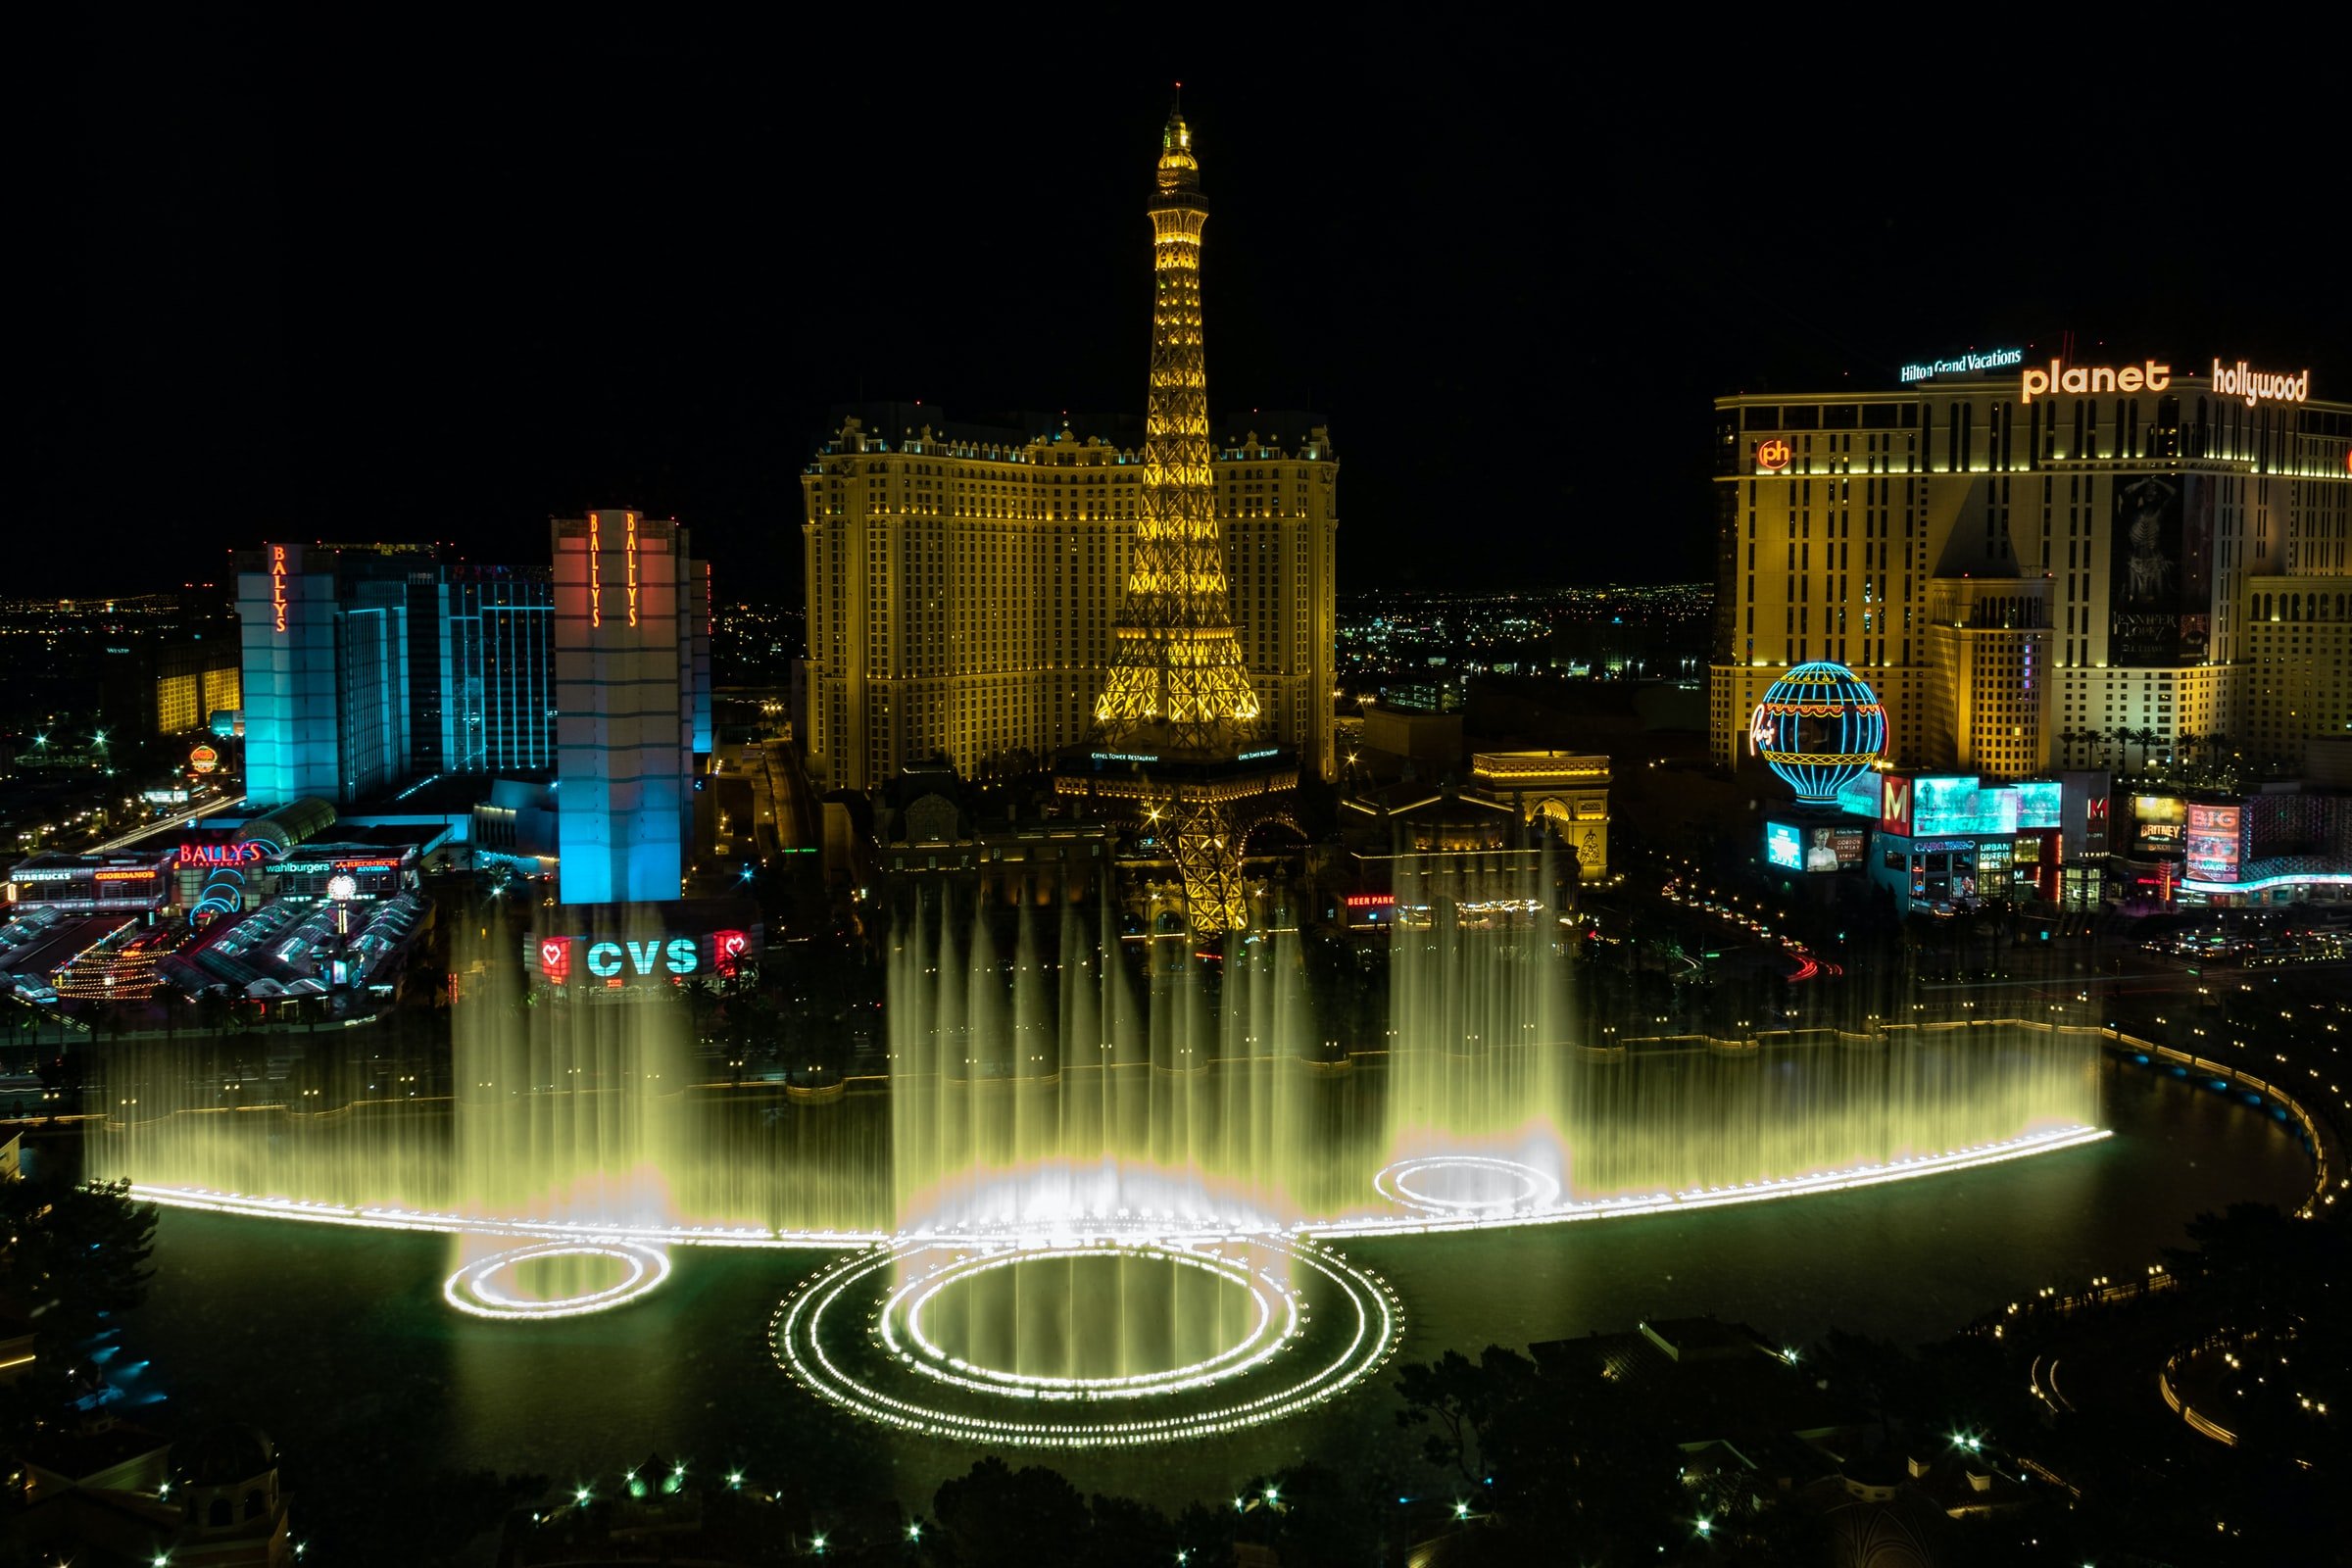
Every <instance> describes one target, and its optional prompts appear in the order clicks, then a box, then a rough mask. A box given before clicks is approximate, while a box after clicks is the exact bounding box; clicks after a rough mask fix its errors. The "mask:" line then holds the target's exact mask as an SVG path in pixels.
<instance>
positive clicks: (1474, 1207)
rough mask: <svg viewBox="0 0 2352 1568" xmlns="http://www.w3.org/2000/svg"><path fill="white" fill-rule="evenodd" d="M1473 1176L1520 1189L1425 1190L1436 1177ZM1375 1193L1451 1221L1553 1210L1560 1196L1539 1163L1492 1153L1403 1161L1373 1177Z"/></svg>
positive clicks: (1557, 1186)
mask: <svg viewBox="0 0 2352 1568" xmlns="http://www.w3.org/2000/svg"><path fill="white" fill-rule="evenodd" d="M1465 1174H1466V1175H1469V1176H1471V1177H1473V1178H1475V1179H1476V1180H1478V1181H1479V1182H1481V1183H1494V1182H1495V1181H1497V1179H1499V1180H1500V1181H1502V1182H1507V1183H1509V1184H1511V1185H1512V1186H1513V1187H1515V1188H1516V1189H1517V1190H1516V1191H1515V1192H1511V1193H1508V1194H1505V1195H1504V1196H1502V1197H1498V1198H1449V1197H1446V1196H1445V1195H1444V1194H1441V1193H1432V1192H1428V1191H1425V1190H1424V1187H1422V1186H1416V1185H1415V1183H1416V1182H1417V1181H1418V1182H1422V1183H1423V1184H1424V1185H1426V1182H1427V1179H1428V1178H1430V1177H1432V1176H1437V1177H1445V1176H1455V1175H1465ZM1372 1186H1373V1189H1374V1191H1376V1192H1378V1193H1379V1194H1380V1196H1381V1197H1383V1198H1385V1199H1387V1200H1388V1201H1390V1202H1392V1203H1395V1204H1396V1205H1397V1207H1399V1208H1409V1209H1412V1210H1413V1211H1415V1212H1416V1213H1421V1214H1432V1215H1440V1216H1443V1217H1446V1218H1448V1219H1453V1218H1463V1217H1469V1216H1473V1215H1475V1216H1480V1217H1485V1218H1494V1217H1497V1216H1501V1215H1522V1214H1528V1213H1533V1212H1537V1211H1539V1210H1542V1209H1546V1208H1550V1207H1552V1206H1553V1205H1555V1204H1557V1203H1558V1202H1559V1201H1560V1183H1559V1179H1558V1178H1557V1177H1555V1176H1549V1175H1546V1174H1544V1172H1543V1171H1540V1170H1538V1169H1536V1167H1535V1166H1533V1165H1530V1164H1526V1163H1524V1162H1523V1161H1520V1160H1516V1159H1500V1158H1497V1157H1495V1155H1492V1154H1426V1155H1422V1156H1420V1157H1418V1158H1414V1159H1400V1160H1397V1162H1396V1163H1394V1164H1391V1165H1388V1166H1385V1167H1383V1168H1382V1170H1381V1172H1380V1174H1378V1175H1377V1176H1374V1177H1373V1178H1372Z"/></svg>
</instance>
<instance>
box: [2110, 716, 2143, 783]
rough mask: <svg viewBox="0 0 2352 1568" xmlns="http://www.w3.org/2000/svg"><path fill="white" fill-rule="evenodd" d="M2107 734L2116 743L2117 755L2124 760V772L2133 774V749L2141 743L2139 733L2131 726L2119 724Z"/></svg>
mask: <svg viewBox="0 0 2352 1568" xmlns="http://www.w3.org/2000/svg"><path fill="white" fill-rule="evenodd" d="M2107 733H2108V735H2109V736H2110V737H2111V738H2112V739H2113V740H2114V742H2115V746H2116V752H2117V754H2118V755H2119V756H2120V757H2121V758H2122V759H2123V763H2124V771H2125V772H2127V773H2129V772H2131V748H2132V747H2133V746H2134V745H2136V744H2137V743H2138V741H2139V731H2137V730H2135V729H2133V728H2132V727H2131V725H2129V724H2118V725H2116V726H2115V728H2114V729H2112V730H2109V731H2108V732H2107Z"/></svg>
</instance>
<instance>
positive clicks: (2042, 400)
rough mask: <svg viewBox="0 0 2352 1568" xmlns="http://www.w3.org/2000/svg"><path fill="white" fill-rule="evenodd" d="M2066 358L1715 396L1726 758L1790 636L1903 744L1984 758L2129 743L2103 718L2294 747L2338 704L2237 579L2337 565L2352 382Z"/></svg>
mask: <svg viewBox="0 0 2352 1568" xmlns="http://www.w3.org/2000/svg"><path fill="white" fill-rule="evenodd" d="M2074 374H2075V372H2074V371H2072V370H2068V371H2066V372H2065V376H2066V377H2068V378H2072V377H2074ZM2080 379H2081V381H2082V384H2083V386H2084V387H2085V390H2083V391H2081V392H2068V391H2064V390H2058V391H2052V390H2050V388H2051V386H2053V385H2062V384H2063V382H2062V380H2061V379H2060V378H2058V377H2055V376H2053V375H2051V374H2050V373H2049V372H2046V371H2044V370H2041V369H2038V368H2035V369H2031V370H2024V371H2011V372H2007V373H2005V374H2004V373H2000V372H1993V373H1990V374H1984V373H1980V374H1976V375H1973V376H1963V377H1959V378H1954V379H1949V380H1942V379H1938V380H1934V381H1930V382H1927V383H1925V384H1922V385H1918V386H1914V387H1911V388H1909V389H1906V390H1903V391H1899V392H1896V391H1889V392H1884V393H1866V394H1852V393H1840V394H1837V395H1834V396H1832V395H1822V396H1817V397H1810V398H1791V397H1788V396H1741V397H1731V398H1723V399H1720V400H1718V402H1717V404H1716V409H1717V424H1716V443H1717V465H1716V471H1717V481H1716V484H1717V490H1716V526H1717V555H1716V588H1717V599H1716V603H1717V620H1716V635H1715V650H1714V659H1713V664H1712V679H1711V681H1710V701H1709V707H1710V728H1711V731H1712V735H1713V746H1714V750H1715V752H1716V755H1717V757H1718V758H1719V760H1723V761H1725V762H1727V763H1729V762H1734V761H1736V760H1738V759H1739V757H1740V754H1741V748H1742V746H1743V743H1744V736H1745V734H1746V729H1747V715H1748V713H1749V711H1751V710H1752V709H1753V708H1754V706H1755V704H1756V702H1757V701H1758V700H1759V699H1760V698H1761V696H1762V694H1763V691H1764V689H1765V688H1766V687H1767V686H1769V685H1770V684H1771V683H1772V681H1773V680H1774V679H1776V678H1777V677H1778V676H1779V675H1780V674H1781V673H1782V672H1783V671H1785V670H1786V669H1787V668H1788V667H1789V665H1791V664H1796V663H1801V662H1804V661H1806V660H1808V659H1825V658H1826V659H1834V660H1837V661H1838V662H1842V663H1845V664H1848V665H1850V666H1852V667H1853V668H1854V669H1855V670H1856V671H1857V672H1859V673H1860V674H1862V676H1863V677H1864V678H1865V679H1867V680H1869V681H1870V682H1871V684H1872V685H1873V686H1874V687H1875V688H1876V689H1877V690H1878V692H1879V694H1880V696H1881V698H1882V699H1883V700H1884V701H1885V703H1886V705H1887V723H1888V750H1889V752H1890V753H1891V754H1892V755H1893V756H1894V757H1895V758H1896V759H1897V760H1900V761H1903V762H1906V763H1915V764H1919V765H1926V766H1951V767H1955V768H1974V769H1976V770H1979V771H1982V772H1984V773H1985V774H1987V775H1991V776H2006V775H2014V774H2018V773H2029V772H2034V771H2039V770H2042V769H2045V768H2047V767H2049V766H2052V765H2054V764H2055V762H2057V761H2058V760H2060V758H2059V756H2058V755H2057V754H2058V753H2061V752H2064V753H2071V754H2072V757H2073V758H2074V759H2082V758H2084V757H2085V755H2086V754H2087V756H2088V757H2105V758H2107V759H2109V760H2124V757H2125V747H2126V745H2127V744H2128V743H2121V742H2118V741H2116V740H2115V738H2114V735H2115V731H2116V730H2118V729H2119V728H2120V729H2124V730H2127V731H2132V732H2136V731H2139V730H2147V731H2151V732H2153V733H2154V734H2156V735H2157V736H2158V737H2159V738H2160V740H2161V741H2162V742H2163V743H2164V744H2160V745H2159V746H2158V747H2157V748H2156V749H2155V751H2154V753H2153V755H2155V756H2158V757H2161V756H2164V755H2167V753H2168V752H2169V751H2170V750H2172V747H2171V744H2170V743H2171V741H2172V740H2173V739H2174V738H2177V737H2180V736H2191V737H2197V738H2200V739H2201V738H2203V737H2209V736H2212V735H2216V734H2221V735H2227V736H2229V737H2230V738H2231V739H2232V742H2233V746H2234V749H2237V750H2241V751H2255V752H2257V753H2259V754H2260V755H2266V756H2271V755H2275V756H2278V757H2280V758H2282V759H2284V758H2291V757H2293V756H2294V755H2296V753H2297V752H2298V751H2299V748H2300V744H2301V736H2302V735H2303V734H2305V733H2309V732H2311V731H2312V730H2313V729H2315V728H2324V727H2326V725H2327V723H2328V722H2330V721H2331V720H2330V715H2331V714H2332V713H2333V710H2332V709H2330V708H2329V707H2328V700H2327V699H2326V698H2324V697H2323V696H2321V695H2320V694H2319V693H2318V692H2317V691H2316V690H2314V689H2313V688H2312V687H2311V686H2310V685H2309V683H2308V682H2307V681H2305V680H2304V679H2303V677H2301V676H2299V675H2293V674H2291V673H2290V672H2289V671H2288V670H2287V669H2286V667H2285V662H2286V661H2290V660H2295V659H2308V658H2309V657H2310V656H2309V655H2308V654H2299V653H2295V652H2293V651H2292V646H2291V643H2287V642H2284V641H2282V639H2280V638H2278V637H2276V636H2272V635H2270V634H2268V633H2265V635H2263V636H2262V637H2259V638H2250V637H2249V636H2248V632H2247V628H2248V625H2249V618H2250V611H2249V596H2250V595H2252V594H2253V592H2254V584H2255V583H2256V582H2257V580H2262V581H2265V582H2267V581H2268V580H2269V579H2271V578H2272V577H2274V576H2278V577H2314V576H2331V575H2335V574H2344V573H2352V406H2347V405H2345V404H2341V403H2321V402H2317V401H2313V400H2310V399H2309V398H2308V397H2305V398H2304V399H2303V400H2302V401H2298V402H2293V403H2276V402H2269V401H2263V402H2258V403H2257V404H2256V405H2255V406H2252V407H2249V406H2248V405H2247V403H2246V401H2245V399H2244V398H2243V397H2239V396H2234V395H2222V394H2218V393H2217V392H2216V390H2215V388H2214V387H2213V385H2212V384H2211V377H2209V376H2203V375H2197V374H2185V373H2173V371H2172V369H2171V368H2170V367H2166V366H2163V365H2161V364H2160V363H2157V362H2149V364H2148V365H2147V366H2145V367H2125V368H2097V369H2095V370H2086V371H2085V372H2083V374H2082V376H2081V378H2080ZM2308 384H2309V383H2308V380H2306V381H2305V382H2304V387H2305V389H2306V390H2307V389H2308ZM2133 389H2136V390H2133ZM2290 624H2291V623H2290ZM2314 640H2316V634H2315V637H2314V638H2309V639H2306V641H2314ZM2273 664H2276V665H2278V668H2277V670H2276V671H2275V672H2273V673H2270V674H2266V673H2264V671H2265V670H2266V669H2269V668H2271V666H2272V665H2273ZM2296 667H2297V668H2301V667H2304V666H2301V665H2298V666H2296ZM2290 687H2291V688H2292V695H2291V696H2290V695H2289V688H2290ZM2266 692H2267V695H2265V694H2266ZM2345 720H2352V714H2344V715H2341V717H2340V718H2336V719H2334V720H2333V721H2334V722H2338V723H2341V722H2343V721H2345ZM2094 731H2095V732H2097V735H2098V739H2097V740H2095V741H2093V740H2091V739H2089V738H2088V737H2089V736H2090V734H2091V732H2094ZM2140 750H2141V747H2140V746H2138V745H2133V746H2132V747H2131V756H2132V757H2133V758H2134V759H2136V757H2137V756H2138V755H2139V753H2140Z"/></svg>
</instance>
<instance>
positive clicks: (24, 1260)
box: [0, 1177, 156, 1431]
mask: <svg viewBox="0 0 2352 1568" xmlns="http://www.w3.org/2000/svg"><path fill="white" fill-rule="evenodd" d="M155 1220H156V1210H155V1205H154V1204H153V1203H134V1202H132V1201H131V1199H130V1184H129V1183H128V1182H127V1181H118V1182H91V1183H87V1184H80V1185H75V1184H71V1183H67V1182H62V1181H57V1180H54V1179H51V1178H45V1177H23V1178H19V1179H17V1180H13V1181H0V1297H5V1298H6V1299H9V1300H11V1301H14V1302H16V1303H17V1304H18V1305H20V1306H21V1307H22V1308H23V1309H24V1311H25V1315H26V1316H27V1317H28V1318H29V1319H30V1320H31V1323H32V1353H33V1361H32V1365H31V1367H30V1368H29V1369H28V1370H27V1371H25V1373H24V1374H23V1375H22V1377H21V1378H20V1379H19V1381H18V1382H17V1384H16V1386H15V1387H14V1388H13V1389H11V1390H9V1391H8V1393H9V1397H10V1399H11V1402H12V1403H13V1404H14V1405H15V1408H14V1409H13V1410H10V1411H9V1412H8V1414H9V1415H10V1416H13V1417H15V1418H16V1419H15V1421H14V1424H13V1427H0V1430H16V1431H24V1430H25V1429H26V1428H27V1427H28V1426H34V1425H40V1424H45V1423H48V1422H54V1421H62V1420H64V1419H65V1418H66V1417H67V1415H68V1414H69V1413H70V1411H71V1410H72V1408H73V1401H75V1400H76V1399H79V1398H80V1397H83V1396H84V1395H86V1394H88V1393H89V1392H90V1390H91V1389H92V1388H94V1387H96V1386H97V1383H98V1374H97V1369H96V1368H95V1367H94V1366H92V1365H91V1363H90V1362H89V1361H88V1359H87V1358H86V1351H87V1349H88V1347H89V1343H90V1341H92V1340H93V1339H95V1338H97V1337H98V1335H99V1334H100V1333H101V1332H103V1331H104V1330H105V1328H106V1327H107V1319H108V1318H109V1317H111V1316H113V1315H114V1314H116V1313H120V1312H126V1311H128V1310H130V1309H131V1308H132V1307H134V1306H137V1305H138V1304H139V1303H140V1302H141V1301H142V1300H144V1299H146V1297H147V1282H148V1280H149V1279H151V1278H152V1277H153V1271H152V1270H151V1269H149V1268H148V1266H147V1258H148V1254H149V1253H150V1252H151V1251H153V1250H154V1241H155Z"/></svg>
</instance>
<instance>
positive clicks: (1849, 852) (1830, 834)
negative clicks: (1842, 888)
mask: <svg viewBox="0 0 2352 1568" xmlns="http://www.w3.org/2000/svg"><path fill="white" fill-rule="evenodd" d="M1869 840H1870V830H1869V829H1868V828H1863V827H1854V826H1849V825H1847V824H1846V823H1843V822H1767V823H1765V824H1764V863H1765V864H1767V865H1770V866H1774V867H1777V868H1778V869H1780V870H1783V871H1810V872H1824V871H1838V870H1842V869H1844V868H1845V867H1846V866H1849V865H1860V864H1861V863H1862V854H1863V850H1864V848H1865V847H1866V846H1867V845H1868V843H1869Z"/></svg>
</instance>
